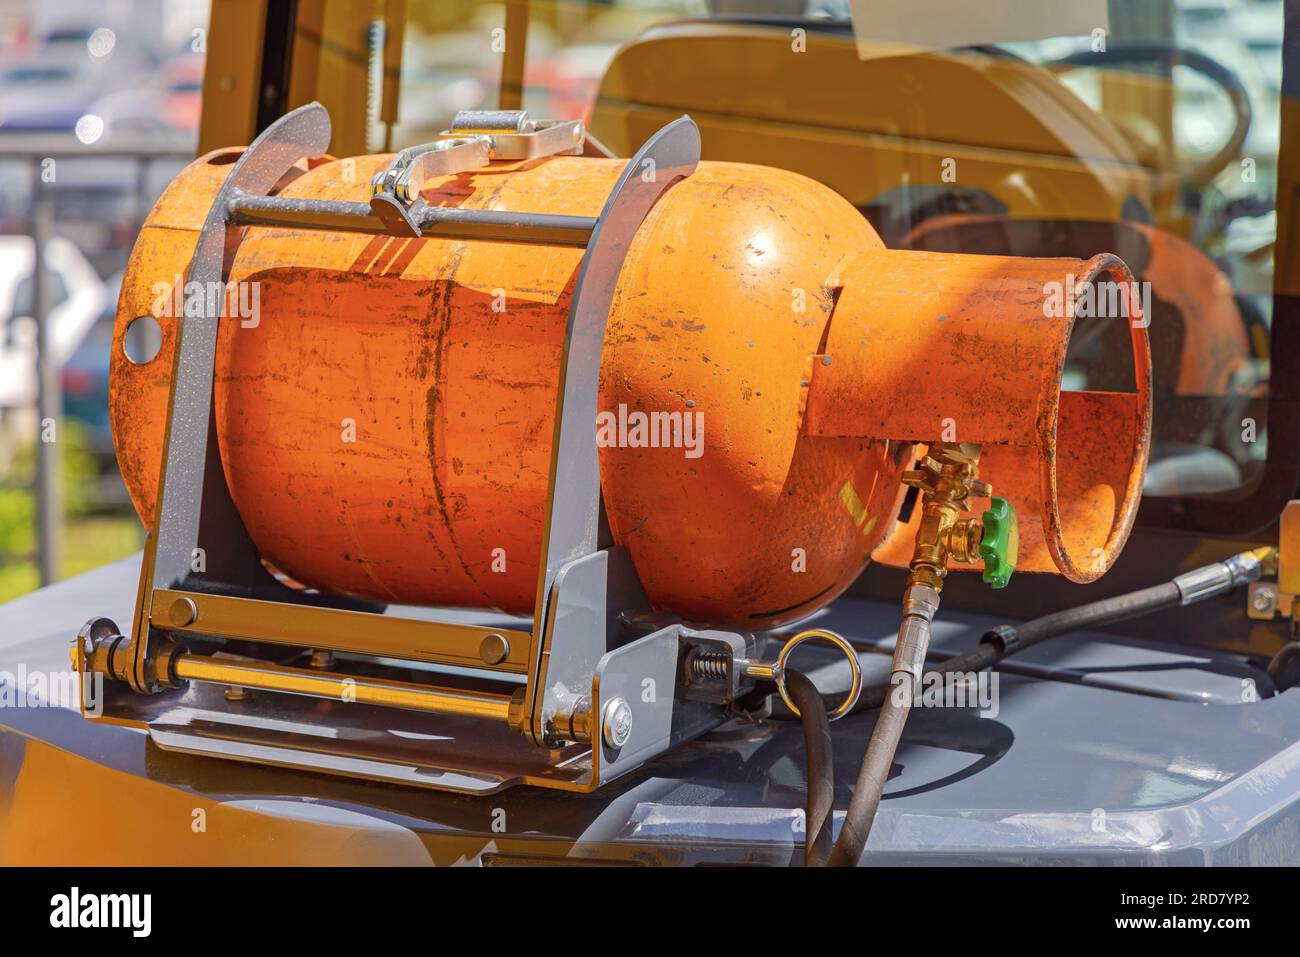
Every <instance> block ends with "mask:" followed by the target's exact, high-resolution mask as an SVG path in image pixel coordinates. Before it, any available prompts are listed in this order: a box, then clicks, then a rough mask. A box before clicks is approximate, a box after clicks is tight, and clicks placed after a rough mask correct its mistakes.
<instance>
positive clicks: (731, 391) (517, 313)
mask: <svg viewBox="0 0 1300 957" xmlns="http://www.w3.org/2000/svg"><path fill="white" fill-rule="evenodd" d="M237 156H238V151H233V152H232V151H219V152H216V153H213V154H209V155H207V156H204V157H201V158H200V159H198V160H197V161H196V162H195V163H193V164H192V165H191V166H189V167H188V168H187V169H186V170H185V171H184V172H183V173H182V174H181V175H180V176H179V177H178V178H177V179H176V180H175V181H174V182H173V183H172V184H171V185H170V186H169V188H168V189H167V190H166V191H165V193H164V194H163V196H162V197H161V198H160V199H159V201H158V203H157V205H156V206H155V208H154V210H153V211H152V213H151V215H150V217H149V219H148V221H147V222H146V224H145V226H144V228H143V229H142V231H141V234H140V238H139V240H138V241H137V243H136V246H135V249H134V251H133V254H132V257H131V261H130V264H129V266H128V269H127V271H126V275H125V279H124V281H123V284H122V293H121V299H120V302H119V306H118V314H117V322H116V327H115V335H114V351H113V357H112V369H111V405H112V419H113V431H114V438H115V442H116V444H117V451H118V459H119V463H120V465H121V469H122V474H123V477H124V478H125V480H126V484H127V487H128V488H129V490H130V493H131V497H132V500H133V502H134V504H135V507H136V510H137V512H138V513H139V515H140V517H141V520H142V521H143V522H145V524H146V525H149V524H151V523H152V521H153V516H154V509H155V503H156V499H157V485H158V476H159V473H160V464H161V457H162V444H163V435H164V431H165V430H164V424H165V419H166V410H167V402H168V391H169V389H170V383H171V364H172V361H173V356H174V352H175V348H176V343H177V340H178V336H177V332H178V325H179V321H178V320H179V317H181V316H182V315H183V312H184V305H185V303H186V302H188V301H189V300H190V298H191V297H192V296H193V295H201V296H202V295H206V296H211V295H212V293H211V291H208V290H197V291H196V290H191V289H188V288H185V287H184V285H183V280H182V279H181V276H182V275H183V274H184V272H185V268H186V266H187V265H188V263H189V260H190V258H191V256H192V254H193V251H194V245H195V241H196V238H197V235H198V231H199V229H200V228H201V226H202V223H203V219H204V217H205V215H206V214H207V211H208V209H209V207H210V205H211V203H212V200H213V197H214V196H215V194H216V192H217V190H218V188H219V187H220V185H221V183H222V182H223V180H224V178H225V176H226V174H227V172H228V171H229V169H230V163H231V162H233V160H234V159H235V158H236V157H237ZM389 160H390V157H389V156H386V155H385V156H363V157H355V158H351V159H346V160H324V161H316V162H312V163H310V164H305V165H304V166H303V168H301V169H299V170H297V171H296V174H295V175H294V177H293V178H292V179H291V181H287V182H283V181H282V183H281V188H280V191H279V194H280V195H282V196H288V197H301V198H310V199H330V200H359V201H365V200H367V199H368V198H369V184H370V181H371V177H372V175H373V174H374V173H375V172H376V171H377V170H379V169H382V168H383V167H384V166H386V165H387V164H388V162H389ZM625 162H626V161H622V160H606V159H591V158H582V157H573V156H561V157H553V158H548V159H543V160H533V161H525V162H518V163H493V164H491V165H489V166H487V167H484V168H482V169H481V170H478V171H475V172H470V173H460V174H457V175H455V176H450V177H444V178H441V179H435V180H432V181H430V182H428V183H427V184H426V186H425V188H424V190H423V193H422V195H423V197H424V199H425V201H426V202H427V203H429V204H430V205H433V206H457V207H461V208H465V209H502V210H528V211H534V212H542V213H553V214H562V215H575V216H596V215H598V214H599V213H600V210H601V207H602V206H603V204H604V202H605V199H606V198H607V196H608V194H609V192H610V190H611V188H612V187H613V185H614V181H615V179H616V178H617V177H618V175H619V174H620V173H621V172H622V170H623V168H624V165H625ZM873 253H881V254H884V255H888V254H887V253H884V251H883V246H882V244H881V242H880V240H879V238H878V237H877V236H876V235H875V233H874V232H873V231H872V229H871V227H870V226H869V225H868V224H867V222H866V221H865V220H864V219H863V218H862V217H861V216H860V215H859V214H858V213H857V211H856V210H854V209H853V207H852V206H850V205H849V204H848V203H847V202H845V201H844V200H843V199H841V198H840V197H839V196H837V195H836V194H834V193H833V192H831V191H830V190H829V189H827V188H825V187H823V186H821V185H819V184H818V183H816V182H813V181H812V180H809V179H807V178H804V177H802V176H799V175H797V174H793V173H789V172H785V171H781V170H776V169H770V168H765V167H757V166H749V165H742V164H734V163H710V162H704V163H701V164H700V165H699V167H698V168H697V170H696V171H695V172H694V173H693V174H692V175H690V176H689V177H687V178H685V179H684V180H682V181H680V182H678V183H676V184H674V185H673V186H671V187H670V188H669V189H668V190H667V192H666V193H665V194H664V195H663V196H662V198H661V199H660V200H659V201H658V203H657V204H656V205H655V206H654V207H653V208H652V209H651V211H650V213H649V215H648V217H647V218H646V220H645V222H644V223H643V224H642V226H641V228H640V229H639V231H638V232H637V234H636V236H635V239H634V241H633V242H632V245H631V247H630V249H629V251H628V254H627V257H626V260H625V263H624V266H623V269H622V272H621V274H620V276H619V281H618V286H617V291H616V294H615V297H614V301H613V306H612V308H611V311H610V314H609V320H608V326H607V332H606V338H605V345H604V353H603V366H602V370H601V392H600V416H598V421H597V422H596V423H593V428H596V429H598V430H599V431H598V438H599V441H600V445H601V448H600V471H601V487H602V491H603V495H604V504H605V510H606V514H607V517H608V520H609V525H610V528H611V531H612V533H613V536H614V539H615V540H616V542H617V543H618V544H620V545H622V546H624V547H626V548H627V549H628V550H629V552H630V554H631V557H632V560H633V563H634V565H635V567H636V570H637V573H638V575H639V577H640V579H641V582H642V584H643V586H644V588H645V590H646V593H647V595H648V596H649V598H650V600H651V601H652V602H653V604H654V605H655V607H656V608H658V609H660V610H663V611H668V612H672V613H675V614H678V615H680V616H682V617H684V618H686V619H688V620H695V621H707V622H712V623H716V624H727V625H739V626H743V627H747V628H766V627H771V626H775V625H778V624H781V623H783V622H786V621H789V620H793V619H796V618H800V617H803V616H805V615H807V614H809V613H810V612H812V611H814V610H816V609H817V608H819V607H821V606H822V605H824V604H826V603H827V602H829V601H830V600H832V599H833V598H834V597H836V596H837V595H838V594H839V593H840V592H842V591H843V590H844V589H845V588H846V587H847V586H848V585H849V584H850V583H851V582H852V581H853V579H854V578H855V577H856V576H857V575H858V574H859V572H860V571H861V570H862V568H863V567H864V565H865V564H866V562H867V560H868V558H869V556H870V554H871V552H872V550H873V549H874V548H875V547H876V546H877V545H878V544H879V543H880V542H881V540H882V538H883V537H884V536H885V534H886V533H887V532H888V531H889V530H890V528H891V526H892V525H893V522H894V516H895V514H896V512H897V506H898V502H899V497H900V481H899V480H900V476H901V472H902V471H903V469H904V468H906V467H907V466H909V465H910V464H911V458H912V447H911V444H910V442H911V441H912V440H914V439H915V438H916V437H915V436H913V435H910V434H909V435H899V436H893V435H889V434H879V431H878V430H877V431H876V433H875V434H870V435H859V434H856V430H855V428H854V426H853V424H852V423H851V422H850V423H848V424H847V425H846V424H845V423H844V422H842V421H833V422H832V423H831V426H826V425H825V422H826V420H828V419H832V420H833V419H835V418H836V417H835V415H834V411H833V409H832V410H830V411H827V410H826V409H823V410H822V411H821V412H820V414H819V421H820V422H822V423H823V425H822V426H821V427H819V429H818V430H815V431H810V430H809V429H807V428H805V427H804V423H803V420H804V417H805V414H806V412H807V410H808V403H809V393H810V391H811V390H810V385H812V383H813V380H814V375H813V373H814V368H813V367H814V364H815V363H817V364H820V363H825V362H828V361H829V358H830V357H828V356H826V355H824V353H825V351H826V349H825V347H826V343H827V340H828V336H829V332H830V326H831V318H832V315H833V313H834V312H835V307H836V302H837V298H838V296H839V295H840V292H841V289H842V288H844V285H845V283H844V280H843V279H842V278H841V273H843V272H845V271H846V270H847V269H848V267H849V266H850V264H856V266H855V267H854V269H853V270H849V271H850V272H851V273H852V276H853V277H856V278H854V282H855V283H859V284H860V280H862V277H864V276H869V275H870V270H869V268H867V267H864V266H863V262H864V259H863V257H864V256H870V255H871V254H873ZM581 256H582V251H581V250H580V249H574V248H568V247H558V246H546V245H522V244H504V243H489V242H462V241H455V240H445V239H437V238H415V239H409V238H394V237H389V236H368V235H354V234H344V233H328V232H326V233H322V232H318V231H310V232H308V231H301V230H294V229H284V228H264V227H246V228H245V229H243V230H242V235H241V236H240V237H239V239H238V244H237V246H235V248H233V249H232V250H229V251H228V263H229V274H228V279H229V287H228V288H227V289H226V290H225V291H224V294H225V295H226V296H227V300H226V301H227V305H228V308H227V309H226V310H225V311H224V312H223V319H222V321H221V327H220V333H219V339H218V351H217V359H216V379H215V386H214V396H213V401H214V409H215V426H216V432H217V438H218V445H219V449H220V455H221V460H222V466H223V469H224V472H225V476H226V480H227V483H228V485H229V487H230V491H231V495H232V498H233V501H234V503H235V505H236V507H237V509H238V511H239V514H240V516H241V518H242V520H243V522H244V524H245V525H246V526H247V528H248V531H249V533H250V535H251V537H252V539H253V541H254V543H255V544H256V546H257V548H258V549H259V551H260V553H261V555H262V557H263V559H264V561H265V562H266V563H267V564H268V565H270V566H271V567H273V568H274V569H276V570H278V571H280V572H282V573H284V574H285V575H287V576H289V577H290V578H292V579H294V580H296V581H297V582H300V583H303V584H305V585H309V586H311V587H314V588H317V589H320V590H321V591H325V592H329V593H334V594H340V595H348V596H356V597H361V598H367V599H376V600H380V601H386V602H393V603H400V604H422V605H442V606H469V607H486V608H498V609H502V610H505V611H509V612H520V613H524V612H529V611H531V610H532V605H533V600H534V596H535V588H536V580H537V571H538V562H539V557H540V555H539V553H540V548H541V537H542V523H543V513H544V508H545V504H546V500H547V474H548V464H549V455H550V446H551V437H552V426H553V420H554V404H555V397H556V389H557V381H558V377H559V370H560V361H561V350H562V345H563V340H564V330H565V324H566V318H567V311H568V306H569V300H570V297H571V295H572V292H573V288H574V283H575V280H576V275H577V271H578V267H579V263H580V260H581ZM959 258H960V257H953V259H954V261H955V260H957V259H959ZM967 258H981V257H967ZM988 258H989V259H993V258H995V257H988ZM907 262H908V263H911V262H912V261H911V260H908V261H907ZM1020 262H1022V263H1023V262H1029V261H1027V260H1020ZM1048 262H1050V263H1053V264H1054V265H1053V267H1052V269H1053V271H1059V269H1060V268H1063V267H1062V266H1061V264H1063V263H1065V264H1077V263H1078V261H1076V260H1051V261H1048ZM921 265H922V266H925V264H923V263H922V264H921ZM908 268H911V266H909V267H908ZM925 268H929V267H928V266H925ZM950 272H951V271H950ZM959 272H962V271H960V270H959ZM975 272H980V274H981V275H983V274H984V273H985V272H986V270H975ZM971 273H972V270H969V269H967V270H965V271H964V272H962V275H967V274H971ZM891 275H892V274H891ZM900 275H901V274H900ZM924 275H925V274H924V273H923V274H919V275H918V274H912V279H913V280H915V279H918V278H919V279H921V280H922V283H924ZM954 275H955V273H954ZM1027 275H1028V274H1027V273H1026V276H1027ZM1040 280H1041V277H1040V276H1038V275H1037V274H1034V275H1033V276H1032V277H1030V278H1027V279H1025V282H1024V283H1023V288H1022V289H1019V290H1018V291H1017V294H1016V296H1014V297H1013V298H1014V299H1015V302H1014V303H1013V304H1012V306H1011V308H1012V309H1013V310H1014V309H1019V310H1022V311H1026V312H1028V313H1033V312H1034V310H1035V309H1039V310H1040V311H1041V298H1042V296H1041V293H1035V291H1034V290H1035V289H1036V288H1037V287H1038V286H1041V281H1040ZM894 281H895V280H894V279H893V278H891V283H893V282H894ZM963 281H965V280H963ZM897 285H898V286H899V288H898V290H897V294H896V296H895V302H894V306H893V307H891V309H889V310H885V311H886V312H888V313H889V315H890V317H891V318H892V320H893V321H896V322H902V323H906V322H909V321H910V319H909V312H908V310H909V308H910V307H909V305H908V304H909V302H911V301H912V299H913V298H914V297H915V296H916V295H917V293H918V292H921V291H922V290H920V289H918V288H917V287H916V286H915V285H913V286H911V288H903V287H904V286H907V285H908V283H906V282H904V281H903V280H902V279H899V280H897ZM855 288H856V287H855ZM178 290H180V291H179V292H178ZM931 292H933V290H931ZM887 294H889V295H894V292H893V291H892V287H891V291H889V292H888V293H887ZM1035 295H1037V296H1038V301H1035V299H1034V297H1035ZM958 298H960V296H958ZM922 299H924V297H922ZM931 305H932V303H929V302H926V303H925V305H924V306H923V309H924V310H925V315H924V317H922V315H921V314H920V313H918V314H917V317H916V319H917V322H918V326H917V329H918V333H919V332H920V330H921V329H922V328H929V325H931V324H932V323H933V320H934V318H935V317H934V316H932V315H930V312H931V311H933V310H931ZM958 305H959V304H958ZM877 311H880V310H877ZM946 311H947V312H950V313H952V315H953V316H954V318H956V319H958V320H959V322H957V323H951V324H949V326H948V327H947V328H948V329H950V330H953V329H958V328H959V324H960V320H961V314H960V309H959V308H957V309H949V310H946ZM146 316H154V317H155V318H157V321H158V323H159V325H160V326H161V332H162V336H161V338H162V346H161V349H160V350H159V352H158V354H157V356H155V357H153V358H152V359H149V360H148V361H145V362H143V363H137V362H136V361H134V360H132V359H130V358H128V356H127V354H126V349H125V348H124V345H125V336H126V330H127V328H128V326H130V325H131V324H132V323H133V322H135V321H137V319H138V318H139V317H146ZM938 318H939V319H940V320H942V319H945V318H947V315H942V316H939V317H938ZM923 324H924V325H923ZM936 328H937V327H936ZM944 335H948V333H944ZM865 336H866V333H865V332H863V333H862V335H861V336H859V335H857V333H855V337H856V338H855V339H854V342H858V341H867V340H866V339H864V338H863V337H865ZM1065 337H1066V338H1068V327H1067V329H1066V333H1065ZM867 338H869V337H867ZM1143 342H1145V338H1143ZM854 348H857V346H854ZM1063 348H1064V344H1063V341H1062V343H1061V349H1062V350H1063ZM868 349H869V344H868ZM882 361H885V357H882ZM1053 361H1055V360H1053ZM1049 364H1050V363H1049ZM1052 373H1054V374H1055V375H1056V376H1057V377H1058V378H1059V367H1056V368H1053V369H1051V370H1050V373H1049V374H1052ZM1138 398H1139V399H1141V396H1139V397H1138ZM1033 401H1034V402H1038V405H1039V406H1041V405H1042V402H1039V401H1038V400H1033ZM1036 407H1037V406H1035V405H1033V403H1032V402H1031V405H1030V406H1029V408H1031V411H1032V409H1033V408H1036ZM844 408H845V409H847V408H848V406H847V405H846V406H844ZM855 414H856V413H855ZM1054 414H1055V413H1054V412H1053V415H1054ZM1134 418H1135V419H1141V416H1135V417H1134ZM935 421H936V423H937V422H938V417H937V413H936V418H935ZM1051 424H1052V428H1053V429H1054V428H1055V419H1054V418H1053V419H1052V423H1051ZM1041 431H1042V430H1041V429H1040V432H1041ZM886 432H887V430H886ZM933 437H935V438H937V436H933ZM896 438H897V439H899V440H900V441H893V439H896ZM903 440H906V441H903ZM1124 441H1125V442H1128V440H1127V439H1126V438H1125V439H1124ZM1143 441H1144V440H1143ZM1128 444H1129V445H1130V446H1132V443H1128ZM1139 444H1140V443H1139ZM1134 448H1135V447H1131V448H1130V451H1133V449H1134ZM1139 451H1140V457H1141V461H1142V462H1144V461H1145V452H1144V449H1139ZM1137 454H1138V452H1134V455H1137ZM1122 464H1130V465H1131V463H1128V462H1127V460H1126V462H1125V463H1122ZM1138 470H1139V472H1140V466H1138ZM1131 471H1132V469H1131V468H1129V469H1128V470H1127V471H1124V473H1123V475H1121V476H1120V478H1119V479H1118V480H1117V481H1119V482H1120V484H1121V485H1122V486H1123V487H1122V488H1121V490H1120V494H1118V495H1117V496H1116V497H1115V499H1114V501H1113V502H1112V510H1111V513H1109V514H1108V515H1107V516H1104V521H1103V525H1104V527H1103V529H1102V531H1103V533H1111V537H1112V538H1114V534H1113V533H1114V532H1115V530H1116V529H1119V530H1120V531H1121V532H1122V534H1121V535H1120V538H1121V544H1122V538H1123V537H1124V536H1126V535H1127V532H1128V527H1129V525H1131V521H1132V514H1131V513H1132V508H1131V506H1132V504H1133V503H1132V501H1131V495H1130V494H1129V493H1131V492H1132V486H1133V482H1132V476H1131V475H1130V474H1129V472H1131ZM1034 481H1035V483H1036V482H1037V479H1036V478H1035V479H1034ZM1139 484H1140V482H1139ZM1035 487H1037V486H1035ZM1052 494H1053V496H1054V495H1055V489H1054V488H1053V489H1052ZM1103 540H1105V537H1104V534H1103ZM1044 554H1046V552H1044ZM1040 570H1049V569H1047V568H1043V569H1040Z"/></svg>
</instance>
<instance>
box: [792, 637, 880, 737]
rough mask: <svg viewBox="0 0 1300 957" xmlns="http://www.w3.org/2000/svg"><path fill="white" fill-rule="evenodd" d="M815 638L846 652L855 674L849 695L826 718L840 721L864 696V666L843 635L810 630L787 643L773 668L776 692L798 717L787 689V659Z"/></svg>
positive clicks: (845, 654)
mask: <svg viewBox="0 0 1300 957" xmlns="http://www.w3.org/2000/svg"><path fill="white" fill-rule="evenodd" d="M814 638H824V639H825V640H827V641H829V642H830V643H831V644H833V645H834V646H835V647H836V648H838V649H839V650H840V651H842V652H844V656H845V657H846V658H848V659H849V669H850V671H852V672H853V685H852V687H850V688H849V693H848V695H847V696H846V697H845V698H844V701H843V702H841V704H840V706H839V707H838V708H836V709H835V710H834V711H832V712H830V713H829V714H827V716H826V717H827V720H830V721H838V720H839V719H840V718H842V717H844V716H845V715H846V714H848V713H849V712H850V711H852V710H853V706H854V705H855V704H857V703H858V696H859V695H860V694H862V666H861V665H860V664H858V653H857V651H856V650H854V648H853V646H852V645H851V644H849V642H848V640H847V639H846V638H844V637H843V636H842V635H837V634H836V633H835V632H833V631H826V630H825V629H824V628H810V629H808V630H807V631H801V632H799V634H797V635H795V636H794V637H793V638H791V639H790V640H789V641H787V642H786V643H785V646H784V647H783V648H782V649H781V653H780V654H779V655H777V656H776V665H775V666H774V667H773V668H772V679H773V680H774V681H775V682H776V690H777V691H779V692H780V693H781V700H782V701H784V702H785V706H786V707H787V708H789V709H790V710H791V711H792V712H794V714H795V717H798V716H799V709H798V708H797V707H795V703H794V702H793V701H792V700H791V699H790V693H789V692H788V691H786V689H785V665H786V659H787V658H789V657H790V653H791V652H792V651H794V650H795V648H797V647H799V646H800V645H801V644H803V643H804V642H805V641H811V640H812V639H814Z"/></svg>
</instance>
